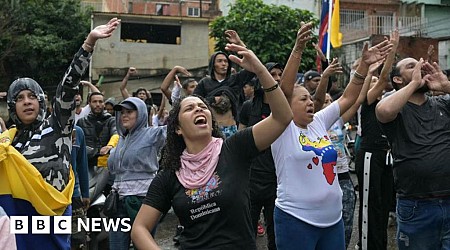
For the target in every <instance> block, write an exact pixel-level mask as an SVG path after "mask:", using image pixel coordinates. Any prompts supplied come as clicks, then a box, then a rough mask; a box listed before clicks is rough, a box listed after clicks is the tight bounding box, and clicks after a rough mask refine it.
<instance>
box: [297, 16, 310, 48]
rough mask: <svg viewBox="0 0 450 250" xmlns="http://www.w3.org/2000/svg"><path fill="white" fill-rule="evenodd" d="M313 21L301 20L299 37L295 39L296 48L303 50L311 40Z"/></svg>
mask: <svg viewBox="0 0 450 250" xmlns="http://www.w3.org/2000/svg"><path fill="white" fill-rule="evenodd" d="M311 29H312V22H308V23H304V22H300V29H298V31H297V38H296V39H295V46H294V50H295V51H297V50H303V49H304V48H305V46H306V43H307V42H308V41H309V40H311V38H312V36H311V34H312V31H311Z"/></svg>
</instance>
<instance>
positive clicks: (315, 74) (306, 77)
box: [304, 70, 320, 81]
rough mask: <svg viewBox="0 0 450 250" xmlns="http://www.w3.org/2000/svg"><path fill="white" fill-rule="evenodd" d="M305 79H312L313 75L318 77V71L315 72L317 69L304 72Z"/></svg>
mask: <svg viewBox="0 0 450 250" xmlns="http://www.w3.org/2000/svg"><path fill="white" fill-rule="evenodd" d="M304 77H305V81H309V80H311V79H313V78H314V77H320V74H319V72H317V71H314V70H308V71H307V72H306V73H305V76H304Z"/></svg>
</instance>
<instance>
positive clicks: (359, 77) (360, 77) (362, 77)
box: [353, 71, 366, 80]
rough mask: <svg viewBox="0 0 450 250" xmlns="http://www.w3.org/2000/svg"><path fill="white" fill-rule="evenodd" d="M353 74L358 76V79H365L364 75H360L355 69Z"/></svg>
mask: <svg viewBox="0 0 450 250" xmlns="http://www.w3.org/2000/svg"><path fill="white" fill-rule="evenodd" d="M353 76H354V77H356V78H358V79H360V80H365V79H366V76H363V75H361V74H360V73H358V71H355V73H354V75H353Z"/></svg>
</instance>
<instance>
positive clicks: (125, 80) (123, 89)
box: [119, 67, 137, 99]
mask: <svg viewBox="0 0 450 250" xmlns="http://www.w3.org/2000/svg"><path fill="white" fill-rule="evenodd" d="M135 74H137V70H136V68H134V67H130V68H129V69H128V71H127V74H126V75H125V76H124V77H123V79H122V83H121V84H120V87H119V89H120V93H121V94H122V98H123V99H127V98H128V97H130V94H129V93H128V90H127V84H128V79H129V78H130V76H133V75H135Z"/></svg>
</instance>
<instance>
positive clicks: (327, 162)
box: [299, 134, 337, 185]
mask: <svg viewBox="0 0 450 250" xmlns="http://www.w3.org/2000/svg"><path fill="white" fill-rule="evenodd" d="M324 138H325V139H324ZM324 138H320V139H319V140H318V141H311V140H309V139H308V137H306V136H305V135H303V134H301V135H300V137H299V141H300V144H301V145H302V150H303V151H312V152H314V153H315V154H316V157H314V158H313V159H312V162H313V163H314V164H315V165H318V164H319V158H318V157H321V158H322V161H321V162H322V169H323V175H324V176H325V179H326V181H327V183H328V184H330V185H332V184H333V182H334V179H335V177H336V173H335V170H334V166H336V160H337V152H336V150H335V149H334V147H333V144H331V143H330V141H329V140H328V136H324Z"/></svg>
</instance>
